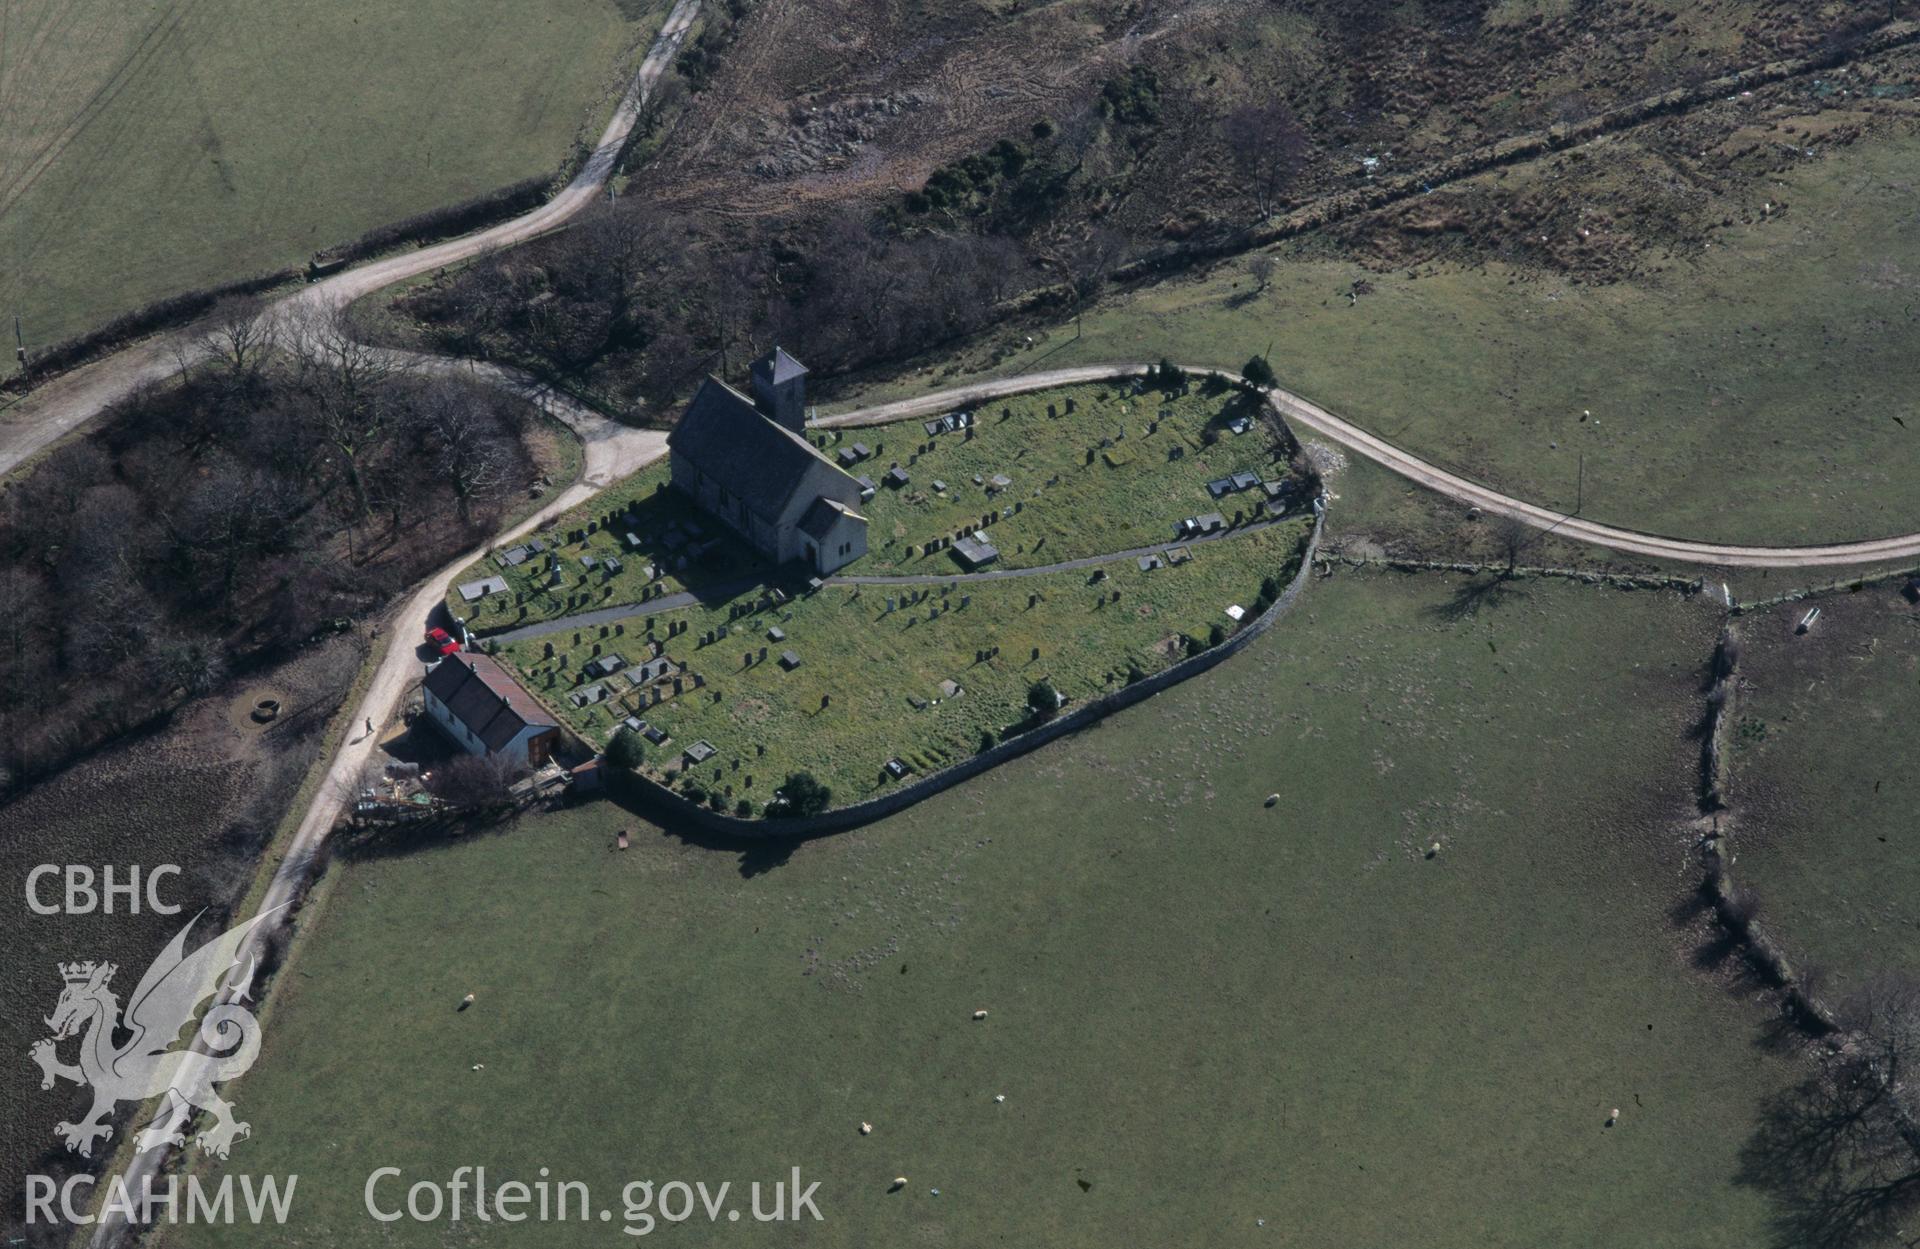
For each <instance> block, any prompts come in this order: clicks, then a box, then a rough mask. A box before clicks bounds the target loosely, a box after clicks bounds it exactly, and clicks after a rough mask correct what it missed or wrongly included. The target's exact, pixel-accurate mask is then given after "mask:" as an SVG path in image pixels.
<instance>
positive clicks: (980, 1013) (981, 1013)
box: [973, 1010, 987, 1019]
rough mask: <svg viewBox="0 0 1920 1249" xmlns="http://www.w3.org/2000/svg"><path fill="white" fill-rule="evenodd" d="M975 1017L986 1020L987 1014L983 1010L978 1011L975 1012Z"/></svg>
mask: <svg viewBox="0 0 1920 1249" xmlns="http://www.w3.org/2000/svg"><path fill="white" fill-rule="evenodd" d="M973 1017H974V1018H975V1019H985V1018H986V1017H987V1012H985V1011H983V1010H977V1011H975V1012H973Z"/></svg>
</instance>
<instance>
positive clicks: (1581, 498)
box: [1573, 451, 1587, 516]
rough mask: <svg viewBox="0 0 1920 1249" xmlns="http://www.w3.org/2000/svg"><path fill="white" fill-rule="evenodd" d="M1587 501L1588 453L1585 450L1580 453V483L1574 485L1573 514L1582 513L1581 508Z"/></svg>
mask: <svg viewBox="0 0 1920 1249" xmlns="http://www.w3.org/2000/svg"><path fill="white" fill-rule="evenodd" d="M1586 503H1587V453H1586V452H1585V451H1582V452H1581V453H1580V477H1579V480H1578V484H1576V485H1575V486H1574V494H1573V514H1574V515H1575V516H1578V515H1579V514H1580V509H1581V508H1583V507H1585V506H1586Z"/></svg>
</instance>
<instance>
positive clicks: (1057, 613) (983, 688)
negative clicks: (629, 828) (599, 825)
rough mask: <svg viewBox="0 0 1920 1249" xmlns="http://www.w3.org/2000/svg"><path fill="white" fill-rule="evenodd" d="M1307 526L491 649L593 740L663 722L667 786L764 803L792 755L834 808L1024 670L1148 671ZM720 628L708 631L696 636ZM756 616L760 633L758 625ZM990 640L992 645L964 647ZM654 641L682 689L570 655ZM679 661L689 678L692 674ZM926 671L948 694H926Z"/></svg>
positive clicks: (1282, 579)
mask: <svg viewBox="0 0 1920 1249" xmlns="http://www.w3.org/2000/svg"><path fill="white" fill-rule="evenodd" d="M1311 528H1312V522H1311V521H1310V520H1306V519H1298V520H1292V521H1287V522H1284V523H1283V524H1281V525H1278V526H1275V527H1271V528H1266V529H1258V530H1254V531H1251V532H1247V533H1243V534H1240V535H1237V536H1235V537H1233V538H1230V539H1224V540H1215V541H1210V542H1205V543H1197V544H1194V545H1193V546H1192V547H1191V548H1190V549H1191V552H1192V556H1193V558H1191V559H1188V560H1185V561H1184V562H1182V563H1179V564H1177V565H1172V566H1163V567H1158V568H1154V569H1151V570H1143V569H1141V568H1140V567H1139V566H1138V564H1137V563H1136V562H1134V561H1131V560H1127V561H1121V562H1118V563H1113V564H1108V565H1105V566H1103V567H1102V568H1101V569H1100V570H1098V573H1096V574H1090V573H1088V572H1086V571H1084V570H1079V571H1072V572H1057V573H1048V574H1045V575H1039V576H1034V577H1023V578H1017V579H1011V580H999V581H978V582H955V583H952V585H951V587H950V588H949V587H948V586H946V585H917V586H914V585H903V586H899V587H892V586H885V587H883V586H876V585H867V586H859V587H845V586H838V585H832V586H828V587H827V588H826V589H824V590H822V591H820V592H819V593H817V594H811V595H804V596H802V597H800V598H797V599H795V600H793V601H792V602H790V603H788V604H785V605H775V604H773V603H771V602H770V601H769V600H767V599H765V598H764V597H762V592H761V591H759V590H757V589H756V590H753V591H749V592H747V593H744V594H741V595H738V596H735V597H733V598H729V599H725V600H718V601H715V602H713V603H710V604H706V605H703V606H701V607H696V608H685V609H681V610H678V611H671V612H664V613H661V614H659V615H657V616H651V617H648V618H646V619H645V620H633V621H627V622H625V623H624V624H621V623H615V624H610V625H600V626H597V627H586V628H579V629H573V630H570V631H566V632H562V633H558V634H554V635H551V636H548V637H545V638H529V639H526V640H523V641H519V642H515V643H512V644H511V645H508V646H505V647H503V648H502V649H501V651H500V652H499V653H500V654H501V656H502V657H503V658H504V659H506V660H507V662H508V663H510V664H511V665H512V666H513V667H514V668H515V669H517V670H518V671H519V672H520V674H521V677H522V680H523V682H524V683H525V684H526V686H527V688H529V689H531V690H533V691H534V692H535V693H536V694H538V695H539V696H540V697H541V698H543V699H545V700H546V702H547V704H548V705H549V706H551V707H552V708H553V709H554V710H555V711H557V712H558V713H559V714H560V715H561V716H562V717H563V718H565V719H566V720H567V721H568V722H569V723H570V724H572V725H573V727H574V728H575V729H576V730H578V731H579V732H580V733H581V735H582V736H583V737H585V738H586V739H587V740H588V741H590V742H593V743H595V744H596V745H598V744H601V743H604V742H605V741H607V739H608V738H610V737H611V736H612V734H613V732H614V730H615V728H616V727H617V726H618V724H619V723H620V721H621V720H622V719H624V718H626V717H627V716H629V715H633V716H638V717H641V718H643V719H644V720H645V721H646V722H647V723H648V724H651V725H654V726H656V727H658V728H660V729H662V730H663V731H665V732H667V733H668V734H670V735H671V737H672V740H671V741H669V742H666V743H663V744H662V745H661V746H659V747H653V746H649V747H647V750H648V755H647V765H646V770H647V771H648V772H649V773H650V774H651V775H653V776H655V777H656V778H658V779H669V778H674V774H675V773H678V777H677V781H678V783H679V784H680V786H681V787H682V788H683V789H685V788H686V787H687V786H689V785H690V784H697V785H698V786H699V787H700V788H699V792H702V793H707V794H717V795H720V796H722V797H723V798H724V799H725V809H727V810H729V811H731V810H733V809H734V807H735V806H736V804H738V803H739V802H740V801H741V800H743V799H744V800H746V801H748V802H750V803H752V804H753V806H754V807H755V808H756V809H757V808H759V807H763V806H764V805H765V804H766V802H767V800H768V799H769V798H770V797H771V796H772V794H773V791H774V788H775V787H776V786H778V785H779V784H780V782H781V781H782V780H784V779H785V778H786V777H787V776H788V775H790V774H791V773H793V772H797V771H810V772H812V773H813V774H814V775H815V776H816V777H817V778H819V779H820V780H822V781H824V782H825V783H827V784H828V785H829V786H831V787H832V789H833V801H834V805H836V806H844V805H846V804H847V803H850V802H855V801H858V800H859V799H861V798H865V797H868V796H870V795H872V794H873V793H875V792H876V791H879V790H883V789H886V788H889V787H891V786H892V785H893V784H894V783H895V782H894V781H893V780H891V779H890V778H889V777H888V776H887V775H886V773H885V772H884V771H883V766H884V765H885V764H886V762H887V761H888V760H889V759H894V758H898V759H900V760H901V761H903V762H904V763H905V764H906V765H907V766H908V767H910V768H911V769H912V770H913V771H914V772H915V773H919V774H924V773H927V772H932V771H937V770H938V769H940V768H942V767H944V766H946V765H948V764H950V763H953V762H956V761H958V760H961V759H965V758H967V757H968V756H969V755H971V754H973V753H974V752H975V751H976V750H977V749H979V745H980V740H981V734H982V733H983V732H990V733H992V734H993V735H994V736H995V738H996V739H997V738H998V737H1000V736H1002V735H1004V734H1005V733H1006V732H1007V731H1008V730H1009V729H1010V728H1012V727H1014V726H1017V725H1019V724H1020V723H1021V722H1023V721H1025V720H1026V719H1027V718H1028V712H1027V707H1026V704H1027V690H1028V687H1029V686H1030V685H1031V684H1032V682H1034V681H1036V680H1039V679H1042V678H1045V679H1046V680H1048V681H1050V682H1051V683H1052V684H1053V686H1054V688H1055V689H1057V690H1058V691H1059V692H1060V693H1061V694H1062V695H1064V696H1066V697H1067V698H1068V699H1070V700H1072V701H1074V702H1081V701H1085V700H1086V699H1088V698H1092V697H1096V696H1098V695H1100V694H1104V693H1108V692H1110V691H1112V690H1115V689H1118V688H1119V687H1121V686H1122V685H1124V684H1126V683H1127V681H1128V679H1129V675H1130V673H1136V672H1137V673H1139V674H1141V675H1147V674H1151V673H1154V672H1158V671H1160V670H1161V669H1163V668H1166V667H1168V666H1169V665H1171V664H1173V663H1174V662H1176V661H1178V660H1179V659H1181V658H1184V657H1185V656H1186V654H1187V653H1188V648H1189V642H1188V639H1189V638H1191V639H1193V642H1194V643H1196V644H1204V643H1205V642H1207V640H1208V639H1209V637H1210V635H1211V630H1212V628H1213V626H1215V625H1218V626H1219V627H1220V628H1221V629H1223V630H1225V631H1231V630H1232V629H1233V627H1234V624H1233V621H1232V619H1231V618H1230V617H1229V616H1228V615H1227V614H1226V608H1227V607H1228V606H1230V605H1234V604H1238V605H1240V606H1242V607H1243V608H1246V609H1247V610H1249V611H1252V610H1254V609H1256V608H1257V607H1258V606H1259V604H1258V603H1257V602H1256V597H1257V596H1258V595H1259V594H1260V593H1261V586H1262V583H1263V582H1268V581H1270V582H1271V583H1272V584H1274V585H1275V586H1276V587H1277V586H1280V585H1284V584H1285V583H1286V582H1287V581H1288V580H1289V579H1291V577H1292V576H1293V573H1294V570H1295V569H1297V568H1298V567H1299V560H1300V552H1301V550H1302V548H1303V546H1304V544H1305V542H1306V538H1307V534H1308V532H1309V531H1310V530H1311ZM1095 575H1098V576H1099V578H1100V579H1099V581H1098V582H1097V583H1094V582H1092V581H1091V577H1093V576H1095ZM909 594H911V595H912V596H913V598H912V599H911V600H910V599H909V598H908V595H909ZM1115 596H1118V597H1117V598H1116V597H1115ZM889 598H893V599H894V601H895V608H894V610H891V611H889V610H888V609H887V600H888V599H889ZM721 628H726V629H727V630H728V634H729V635H728V636H727V637H725V638H719V639H717V640H715V641H712V642H710V643H708V642H706V640H705V639H707V638H708V637H710V636H713V635H715V634H716V633H717V631H718V630H719V629H721ZM775 628H777V629H779V630H780V631H781V633H782V635H783V636H782V637H781V638H780V639H778V640H774V639H772V638H770V636H769V630H771V629H775ZM789 650H790V651H792V652H793V653H794V654H795V655H796V656H798V657H799V659H800V665H799V666H798V667H797V668H794V669H793V670H792V671H788V670H786V669H785V668H783V667H782V666H781V663H780V657H781V655H782V653H783V652H785V651H789ZM989 651H996V652H997V653H996V654H993V655H992V656H991V657H987V658H983V653H984V652H989ZM656 654H664V655H666V656H667V657H668V658H670V659H672V660H674V661H675V663H676V664H678V665H683V666H684V671H685V675H682V676H680V677H679V680H680V681H681V682H682V683H684V690H683V691H682V692H675V688H674V687H675V682H674V681H673V680H661V681H656V682H653V683H651V684H650V685H649V686H646V687H641V688H638V689H636V688H634V687H633V686H631V685H630V684H629V682H628V681H627V680H626V679H625V677H624V676H623V675H618V674H616V675H614V676H611V677H607V678H605V679H603V680H595V679H593V678H592V677H590V676H589V675H588V674H587V673H586V671H585V668H586V665H587V664H588V663H590V662H591V661H592V660H593V659H594V658H595V657H596V656H600V655H619V656H620V657H621V658H622V659H623V660H625V661H626V663H627V664H628V665H629V666H630V667H631V666H633V665H638V664H639V663H641V662H642V661H643V660H645V659H648V658H651V657H653V656H654V655H656ZM749 655H751V656H752V657H753V658H754V662H753V663H752V664H751V665H749V664H747V663H745V659H746V658H747V657H748V656H749ZM1036 656H1037V657H1036ZM694 674H698V676H699V677H700V678H701V680H702V681H703V682H704V684H703V685H701V686H699V687H698V688H695V687H694V686H693V684H692V679H693V675H694ZM942 681H952V682H954V683H955V684H957V685H959V686H960V687H961V688H962V691H963V692H962V693H960V694H959V695H957V696H953V697H948V696H946V695H944V694H943V692H942V690H941V688H940V685H941V682H942ZM596 688H604V689H606V690H609V691H611V692H612V697H611V698H609V699H607V700H606V701H602V702H597V703H594V704H592V705H588V706H585V707H575V706H574V705H573V704H572V702H571V701H570V699H569V697H568V696H569V694H570V693H572V692H574V691H578V690H587V689H596ZM649 689H653V690H657V694H655V695H653V696H650V695H649V693H648V691H649ZM655 697H658V698H659V699H660V701H657V702H656V701H653V699H654V698H655ZM916 700H917V702H918V705H916ZM702 739H704V740H706V741H708V742H710V743H712V744H713V745H714V746H715V747H716V748H717V749H718V750H719V752H720V753H719V755H718V757H716V758H715V759H713V760H711V761H709V762H708V763H707V764H705V765H704V766H701V767H692V766H689V764H688V762H687V761H686V760H685V759H684V758H683V753H684V751H685V750H686V748H687V747H689V746H691V745H693V744H694V743H695V742H696V741H700V740H702ZM688 792H694V791H691V790H689V791H688Z"/></svg>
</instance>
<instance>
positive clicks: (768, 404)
mask: <svg viewBox="0 0 1920 1249" xmlns="http://www.w3.org/2000/svg"><path fill="white" fill-rule="evenodd" d="M752 373H753V402H754V406H755V407H757V408H759V409H760V411H761V412H762V413H763V414H764V415H765V416H766V417H767V419H769V420H771V421H772V422H773V423H774V424H776V425H780V426H783V427H785V428H787V429H790V430H792V431H793V432H794V433H796V434H800V435H801V436H803V437H804V436H805V435H806V432H807V366H806V365H804V364H802V363H800V362H799V361H798V360H796V359H794V358H793V357H792V356H790V355H788V354H787V353H786V352H784V351H782V350H781V349H780V348H778V347H775V348H774V349H773V350H772V351H769V352H768V353H767V354H766V355H764V356H761V357H760V358H759V359H758V360H755V361H754V362H753V369H752Z"/></svg>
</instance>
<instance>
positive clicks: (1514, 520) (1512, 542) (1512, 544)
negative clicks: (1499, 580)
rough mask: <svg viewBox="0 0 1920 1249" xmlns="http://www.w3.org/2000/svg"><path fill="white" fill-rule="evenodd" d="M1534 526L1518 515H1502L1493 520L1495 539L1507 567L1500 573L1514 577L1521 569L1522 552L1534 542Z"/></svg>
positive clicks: (1503, 575)
mask: <svg viewBox="0 0 1920 1249" xmlns="http://www.w3.org/2000/svg"><path fill="white" fill-rule="evenodd" d="M1533 539H1534V530H1533V526H1532V525H1529V524H1528V523H1527V522H1526V521H1524V520H1521V519H1520V518H1519V517H1517V516H1502V517H1500V519H1498V520H1496V521H1494V522H1493V540H1494V543H1495V544H1496V545H1497V546H1498V548H1499V551H1500V554H1501V555H1502V556H1503V557H1504V558H1505V559H1506V561H1507V567H1506V570H1505V571H1504V572H1502V573H1501V574H1500V575H1501V576H1502V577H1512V576H1513V575H1514V574H1515V573H1517V572H1518V571H1519V569H1520V553H1521V552H1522V551H1524V550H1526V549H1527V547H1528V545H1530V544H1531V543H1532V542H1533Z"/></svg>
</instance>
